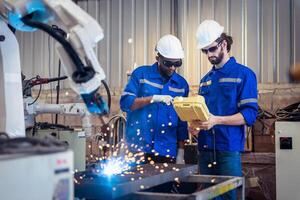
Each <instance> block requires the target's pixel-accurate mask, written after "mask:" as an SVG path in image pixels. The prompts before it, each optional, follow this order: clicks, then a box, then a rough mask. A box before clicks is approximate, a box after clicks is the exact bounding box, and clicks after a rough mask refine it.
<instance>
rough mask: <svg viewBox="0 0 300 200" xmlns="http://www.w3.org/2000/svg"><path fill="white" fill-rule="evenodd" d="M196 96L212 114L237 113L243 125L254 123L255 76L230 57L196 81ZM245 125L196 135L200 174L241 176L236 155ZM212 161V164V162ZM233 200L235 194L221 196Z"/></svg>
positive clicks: (242, 142)
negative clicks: (197, 89)
mask: <svg viewBox="0 0 300 200" xmlns="http://www.w3.org/2000/svg"><path fill="white" fill-rule="evenodd" d="M199 95H202V96H203V97H204V98H205V102H206V104H207V107H208V109H209V111H210V113H212V114H213V115H216V116H228V115H234V114H236V113H241V114H242V115H243V117H244V119H245V122H246V125H247V126H251V125H253V124H254V122H255V120H256V115H257V111H258V105H257V81H256V76H255V73H254V72H253V71H252V70H251V69H250V68H248V67H246V66H243V65H241V64H239V63H237V62H236V60H235V58H234V57H231V58H230V59H229V60H228V62H227V63H225V65H224V66H223V67H222V68H219V69H216V68H215V67H213V68H212V70H211V71H210V72H208V73H207V74H206V75H205V76H204V77H203V78H202V79H201V82H200V87H199ZM244 143H245V125H240V126H229V125H216V126H214V127H213V128H211V129H210V130H201V131H200V132H199V134H198V149H199V167H200V173H201V174H210V175H229V176H242V169H241V159H240V152H241V151H243V150H244ZM214 162H216V163H215V164H216V165H214V164H213V163H214ZM224 197H225V198H224V199H235V192H231V193H229V194H227V195H226V196H225V195H224Z"/></svg>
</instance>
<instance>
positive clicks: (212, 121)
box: [189, 114, 219, 135]
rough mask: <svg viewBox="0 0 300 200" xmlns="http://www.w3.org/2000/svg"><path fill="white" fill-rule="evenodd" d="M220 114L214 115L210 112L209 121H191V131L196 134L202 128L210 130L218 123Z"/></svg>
mask: <svg viewBox="0 0 300 200" xmlns="http://www.w3.org/2000/svg"><path fill="white" fill-rule="evenodd" d="M218 119H219V117H218V116H214V115H212V114H210V117H209V119H208V120H207V121H199V120H195V121H193V122H192V123H191V126H190V127H189V131H190V132H191V134H193V135H195V134H197V133H198V132H199V131H200V130H209V129H211V128H212V127H213V126H215V125H217V124H218Z"/></svg>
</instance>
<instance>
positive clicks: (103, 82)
mask: <svg viewBox="0 0 300 200" xmlns="http://www.w3.org/2000/svg"><path fill="white" fill-rule="evenodd" d="M101 82H102V84H103V85H104V88H105V90H106V94H107V103H108V108H109V110H110V106H111V94H110V90H109V87H108V85H107V83H106V82H105V81H104V80H102V81H101Z"/></svg>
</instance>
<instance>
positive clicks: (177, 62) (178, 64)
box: [162, 60, 182, 67]
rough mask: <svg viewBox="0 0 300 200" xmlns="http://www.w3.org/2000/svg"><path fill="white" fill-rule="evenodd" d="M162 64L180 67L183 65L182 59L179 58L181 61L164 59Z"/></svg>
mask: <svg viewBox="0 0 300 200" xmlns="http://www.w3.org/2000/svg"><path fill="white" fill-rule="evenodd" d="M162 64H163V65H164V66H166V67H172V66H174V67H180V66H181V65H182V60H179V61H176V62H172V61H169V60H163V61H162Z"/></svg>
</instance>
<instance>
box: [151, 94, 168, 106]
mask: <svg viewBox="0 0 300 200" xmlns="http://www.w3.org/2000/svg"><path fill="white" fill-rule="evenodd" d="M172 101H173V97H171V96H170V95H153V97H152V100H151V103H154V102H156V103H158V102H162V103H165V104H167V105H170V104H171V102H172Z"/></svg>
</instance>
